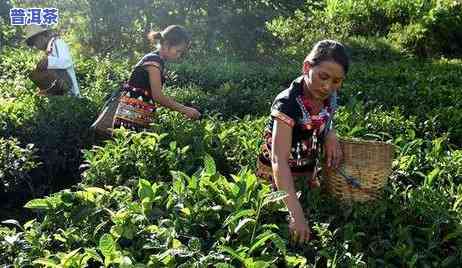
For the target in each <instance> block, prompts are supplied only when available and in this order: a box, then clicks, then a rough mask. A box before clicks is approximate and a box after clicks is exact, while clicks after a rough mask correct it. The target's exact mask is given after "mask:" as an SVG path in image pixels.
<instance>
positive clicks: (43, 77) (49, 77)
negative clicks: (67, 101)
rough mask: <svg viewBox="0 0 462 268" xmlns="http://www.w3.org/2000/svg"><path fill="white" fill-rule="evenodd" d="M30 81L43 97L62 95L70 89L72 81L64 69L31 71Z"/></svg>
mask: <svg viewBox="0 0 462 268" xmlns="http://www.w3.org/2000/svg"><path fill="white" fill-rule="evenodd" d="M30 79H31V80H32V82H34V84H35V85H36V86H37V87H39V88H40V92H41V94H43V95H49V96H54V95H64V94H66V92H69V90H70V89H71V87H72V81H71V78H70V76H69V74H68V73H67V71H66V70H64V69H47V70H37V69H35V70H33V71H32V73H31V74H30Z"/></svg>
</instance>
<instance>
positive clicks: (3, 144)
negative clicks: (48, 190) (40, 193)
mask: <svg viewBox="0 0 462 268" xmlns="http://www.w3.org/2000/svg"><path fill="white" fill-rule="evenodd" d="M35 154H36V150H35V148H34V145H33V144H27V145H26V146H21V144H20V143H19V142H18V140H16V139H14V138H13V139H4V138H0V192H2V195H5V194H8V193H17V192H23V191H24V187H26V189H27V188H28V189H29V191H30V194H34V191H33V182H32V181H31V180H32V178H31V176H30V175H31V172H32V171H33V170H34V169H36V168H37V167H38V166H39V164H40V163H39V162H38V161H37V156H36V155H35Z"/></svg>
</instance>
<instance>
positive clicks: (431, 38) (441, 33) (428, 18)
mask: <svg viewBox="0 0 462 268" xmlns="http://www.w3.org/2000/svg"><path fill="white" fill-rule="evenodd" d="M461 14H462V3H460V2H457V1H436V4H434V5H433V7H432V8H431V9H430V10H429V11H428V13H426V14H424V16H423V17H422V18H420V19H417V18H416V20H415V21H414V22H412V23H410V24H395V25H394V26H393V27H392V29H391V31H390V33H389V37H390V39H391V40H392V41H393V42H395V43H396V44H398V45H399V46H400V47H402V49H403V50H405V51H408V52H411V53H414V54H416V55H419V56H435V55H459V56H460V55H461V53H460V50H461V48H462V41H461V40H462V34H461V32H460V28H461V27H462V15H461Z"/></svg>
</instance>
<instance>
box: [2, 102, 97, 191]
mask: <svg viewBox="0 0 462 268" xmlns="http://www.w3.org/2000/svg"><path fill="white" fill-rule="evenodd" d="M95 114H96V107H94V105H93V104H92V103H91V102H89V101H87V100H86V99H77V98H73V97H67V96H63V97H50V98H44V97H38V96H36V95H31V96H25V97H23V98H18V99H15V100H10V101H6V102H3V103H2V106H1V107H0V125H1V128H0V136H1V137H6V138H8V137H14V138H17V139H18V140H19V141H20V142H21V143H22V144H28V143H31V144H34V146H35V148H36V149H37V156H38V157H39V159H40V162H42V163H43V165H41V167H40V168H39V170H40V172H39V174H40V175H39V174H37V176H39V177H40V178H41V179H40V180H41V181H42V182H44V184H45V185H47V186H48V188H49V189H53V188H59V187H60V185H69V184H70V183H72V182H74V181H75V179H76V178H78V166H79V164H80V162H81V157H82V155H81V152H80V150H81V149H83V148H85V147H87V146H89V144H90V143H91V142H92V136H91V135H90V133H89V126H90V125H91V123H92V121H93V118H94V117H95Z"/></svg>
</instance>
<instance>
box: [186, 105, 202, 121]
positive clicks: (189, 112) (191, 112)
mask: <svg viewBox="0 0 462 268" xmlns="http://www.w3.org/2000/svg"><path fill="white" fill-rule="evenodd" d="M183 114H184V115H186V117H188V118H189V119H199V118H200V117H201V113H200V112H199V111H198V110H196V109H195V108H192V107H186V108H185V110H184V111H183Z"/></svg>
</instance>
